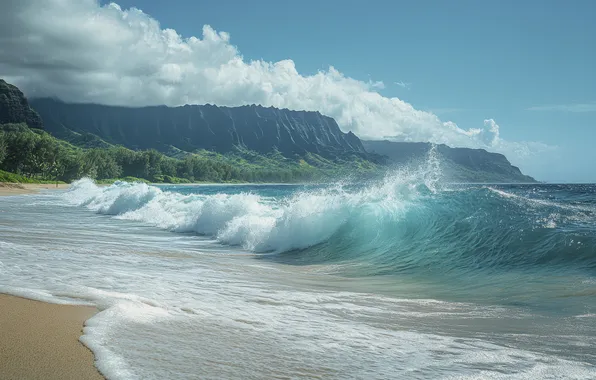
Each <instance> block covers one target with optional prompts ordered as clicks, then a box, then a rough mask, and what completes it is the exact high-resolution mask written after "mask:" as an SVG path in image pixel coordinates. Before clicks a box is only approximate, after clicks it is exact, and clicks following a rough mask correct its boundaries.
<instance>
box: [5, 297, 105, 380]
mask: <svg viewBox="0 0 596 380" xmlns="http://www.w3.org/2000/svg"><path fill="white" fill-rule="evenodd" d="M96 313H97V309H96V308H95V307H91V306H79V305H57V304H51V303H46V302H41V301H35V300H30V299H27V298H22V297H18V296H13V295H9V294H4V293H0V363H2V365H1V366H0V378H3V379H65V380H67V379H73V380H74V379H81V380H87V379H89V380H105V378H104V377H103V376H102V375H101V374H100V372H99V371H98V369H97V368H96V367H95V364H94V363H95V357H94V355H93V352H92V351H91V350H90V349H89V348H87V347H86V346H85V345H83V343H81V341H80V340H79V338H80V337H81V335H82V334H83V326H84V324H85V321H86V320H87V319H89V318H91V317H92V316H93V315H94V314H96Z"/></svg>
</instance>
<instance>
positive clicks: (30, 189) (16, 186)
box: [0, 182, 70, 196]
mask: <svg viewBox="0 0 596 380" xmlns="http://www.w3.org/2000/svg"><path fill="white" fill-rule="evenodd" d="M68 186H70V185H69V184H66V183H60V184H58V185H56V184H52V183H10V182H0V196H2V195H23V194H33V193H38V192H39V191H41V190H64V189H68Z"/></svg>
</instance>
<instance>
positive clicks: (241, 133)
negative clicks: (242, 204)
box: [31, 99, 366, 158]
mask: <svg viewBox="0 0 596 380" xmlns="http://www.w3.org/2000/svg"><path fill="white" fill-rule="evenodd" d="M31 104H32V106H33V108H35V110H37V112H39V114H40V115H41V117H42V119H43V121H44V125H45V128H46V130H48V131H49V132H50V133H52V134H54V135H56V136H58V137H62V135H64V134H67V133H71V132H76V133H81V134H85V133H91V134H94V135H96V136H98V137H100V138H101V139H103V140H105V141H106V142H108V143H111V144H118V145H124V146H126V147H129V148H132V149H150V148H155V149H157V150H161V151H168V150H170V149H171V147H175V148H177V149H180V150H183V151H187V152H193V151H196V150H198V149H206V150H213V151H216V152H220V153H226V152H229V151H232V150H233V149H234V148H235V147H236V146H240V147H245V148H247V149H250V150H253V151H256V152H259V153H269V152H272V151H274V150H278V151H279V152H281V153H282V154H283V155H284V156H286V157H291V156H294V155H299V156H301V155H304V154H306V153H308V152H311V153H316V154H319V155H321V156H323V157H327V158H335V157H339V156H343V155H345V154H358V155H361V156H363V157H365V156H366V151H365V149H364V147H363V146H362V143H361V142H360V139H358V137H356V136H355V135H354V134H352V133H344V132H342V131H341V130H340V129H339V126H338V125H337V123H336V122H335V120H333V119H332V118H330V117H327V116H323V115H321V114H320V113H318V112H306V111H290V110H286V109H284V110H280V109H276V108H272V107H270V108H265V107H261V106H254V105H252V106H243V107H218V106H213V105H186V106H182V107H173V108H171V107H165V106H155V107H141V108H127V107H114V106H104V105H97V104H67V103H63V102H61V101H57V100H54V99H32V100H31Z"/></svg>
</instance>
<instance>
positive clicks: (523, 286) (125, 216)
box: [0, 167, 596, 379]
mask: <svg viewBox="0 0 596 380" xmlns="http://www.w3.org/2000/svg"><path fill="white" fill-rule="evenodd" d="M0 292H5V293H10V294H15V295H20V296H25V297H29V298H34V299H40V300H45V301H50V302H55V303H77V304H89V305H96V306H97V307H98V308H99V310H100V312H99V313H98V314H96V315H95V316H94V317H92V318H91V319H90V320H89V321H88V323H87V326H86V327H85V330H84V335H83V337H82V338H81V340H82V341H83V342H84V343H85V344H86V345H87V346H88V347H90V348H91V349H92V350H93V352H94V353H95V354H96V357H97V367H98V368H99V369H100V371H101V372H102V373H103V374H105V375H106V376H107V377H108V378H109V379H276V378H277V379H562V378H564V379H595V378H596V185H544V184H533V185H503V184H502V185H465V184H447V183H442V182H441V180H440V176H437V175H435V174H433V169H432V167H429V168H420V169H417V170H412V171H406V170H402V171H396V172H395V173H392V174H391V175H388V176H387V177H386V178H385V180H383V181H379V182H372V183H358V184H354V183H349V182H346V183H336V184H327V185H228V186H226V185H217V186H216V185H213V186H196V185H194V186H191V185H186V186H182V185H176V186H149V185H145V184H131V183H124V182H118V183H115V184H114V185H112V186H109V187H98V186H96V185H95V184H94V183H93V182H92V181H90V180H88V179H83V180H80V181H78V182H76V183H74V184H73V185H72V187H71V188H70V189H69V190H67V191H52V192H46V193H42V194H36V195H25V196H11V197H1V198H0Z"/></svg>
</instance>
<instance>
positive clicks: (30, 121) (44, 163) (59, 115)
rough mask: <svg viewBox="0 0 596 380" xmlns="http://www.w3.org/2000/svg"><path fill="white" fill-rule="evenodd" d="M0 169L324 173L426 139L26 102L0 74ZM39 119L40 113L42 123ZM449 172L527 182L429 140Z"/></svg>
mask: <svg viewBox="0 0 596 380" xmlns="http://www.w3.org/2000/svg"><path fill="white" fill-rule="evenodd" d="M0 116H1V119H0V170H6V171H10V172H13V173H18V174H24V175H26V176H27V177H28V178H39V179H60V180H64V181H70V180H72V179H76V178H80V177H81V176H91V177H93V178H96V179H99V180H106V179H110V178H119V177H136V178H141V179H144V180H148V181H159V182H189V181H213V182H229V181H249V182H297V181H332V180H334V179H340V178H343V177H346V176H349V177H352V178H356V179H360V180H362V179H366V178H374V177H379V176H382V175H383V174H384V173H385V172H386V171H387V169H388V168H391V167H392V166H396V165H405V164H409V163H411V162H414V161H419V160H424V159H426V156H427V154H428V151H429V149H430V147H431V145H430V144H428V143H397V142H389V141H361V140H360V139H359V138H358V137H356V136H355V135H354V134H353V133H351V132H348V133H344V132H342V131H341V130H340V128H339V126H338V125H337V123H336V122H335V120H333V119H332V118H329V117H327V116H323V115H321V114H320V113H318V112H306V111H291V110H287V109H276V108H273V107H269V108H265V107H261V106H255V105H252V106H244V107H218V106H213V105H204V106H200V105H193V106H188V105H187V106H183V107H173V108H172V107H165V106H159V107H141V108H130V107H114V106H105V105H97V104H69V103H64V102H61V101H59V100H55V99H47V98H44V99H34V100H32V101H31V102H30V103H29V102H28V101H27V99H26V98H25V96H24V95H23V93H22V92H21V91H20V90H19V89H18V88H17V87H15V86H12V85H10V84H7V83H6V82H4V81H2V80H0ZM42 121H43V122H42ZM437 152H438V155H439V157H440V159H441V166H442V168H443V169H444V170H443V171H444V173H445V174H446V178H447V179H448V180H455V181H460V182H533V181H534V180H533V179H532V178H531V177H528V176H525V175H523V174H522V173H521V172H520V171H519V169H518V168H516V167H514V166H512V165H511V164H510V163H509V161H507V159H506V158H505V157H504V156H503V155H500V154H495V153H489V152H486V151H484V150H472V149H465V148H449V147H447V146H444V145H441V146H438V148H437Z"/></svg>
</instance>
